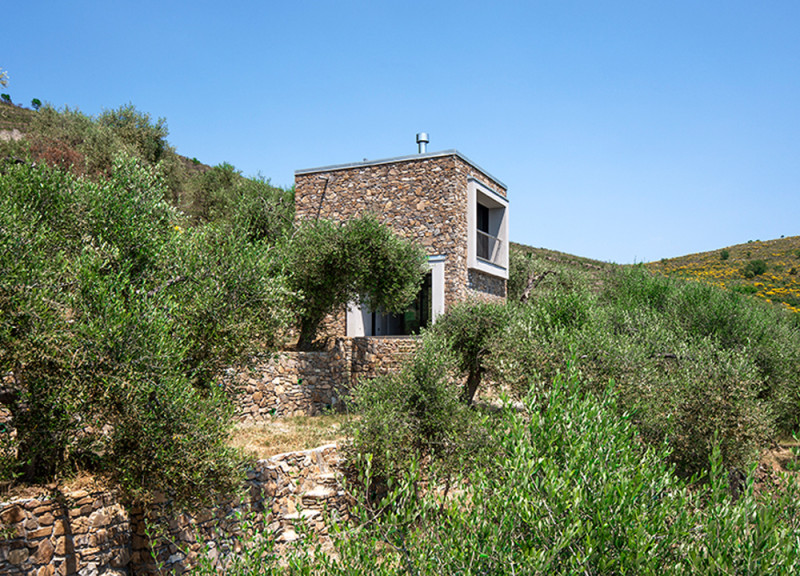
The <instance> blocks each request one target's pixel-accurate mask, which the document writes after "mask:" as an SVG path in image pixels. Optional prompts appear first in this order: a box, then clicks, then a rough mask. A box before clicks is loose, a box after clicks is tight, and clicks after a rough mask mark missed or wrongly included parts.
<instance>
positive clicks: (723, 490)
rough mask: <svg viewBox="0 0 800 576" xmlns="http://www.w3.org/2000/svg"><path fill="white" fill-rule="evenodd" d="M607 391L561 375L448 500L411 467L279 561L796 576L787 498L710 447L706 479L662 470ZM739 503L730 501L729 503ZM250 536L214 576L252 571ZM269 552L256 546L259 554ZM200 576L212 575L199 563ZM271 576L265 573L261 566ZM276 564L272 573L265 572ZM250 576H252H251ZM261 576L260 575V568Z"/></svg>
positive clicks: (793, 524)
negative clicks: (378, 495)
mask: <svg viewBox="0 0 800 576" xmlns="http://www.w3.org/2000/svg"><path fill="white" fill-rule="evenodd" d="M620 412H621V406H620V405H619V401H618V398H617V396H616V394H615V392H614V391H613V390H612V389H610V388H609V389H606V391H605V392H604V393H602V394H601V395H600V396H599V397H597V396H595V395H593V394H586V393H585V387H584V386H583V385H581V384H580V382H579V381H578V380H577V379H576V377H575V375H574V373H572V374H570V375H569V376H559V377H558V378H556V379H555V381H554V382H553V386H552V388H551V389H550V390H549V391H548V392H547V393H544V394H538V395H536V396H535V397H529V398H527V399H526V402H525V410H524V412H523V413H516V412H513V411H506V412H503V413H502V414H501V416H500V418H499V419H498V420H497V421H495V422H493V426H492V435H493V437H494V439H495V442H496V444H495V452H493V453H492V454H491V455H490V454H486V455H484V460H483V465H482V466H480V467H476V468H474V469H473V470H471V471H470V472H469V473H468V474H467V481H465V482H464V483H463V484H461V485H460V486H459V488H460V489H459V491H458V492H457V493H456V494H455V495H454V496H453V497H451V498H442V497H441V495H440V493H439V492H438V491H437V490H435V489H434V490H420V483H419V479H420V474H419V470H418V469H417V468H416V467H414V466H412V467H411V469H410V470H409V471H408V472H407V473H406V474H405V475H404V476H403V477H401V478H400V479H399V480H398V481H397V482H396V483H395V484H394V485H393V488H392V489H391V490H388V491H387V492H386V495H385V498H384V499H383V501H382V503H383V506H382V507H380V508H377V509H375V508H368V507H358V508H356V509H355V511H354V512H355V519H356V521H357V522H356V523H355V524H354V525H347V526H342V525H340V526H339V527H338V528H337V527H334V528H333V529H332V530H331V532H330V533H331V535H332V537H333V539H334V552H332V553H330V552H326V551H324V550H323V548H321V547H316V548H312V546H313V545H312V544H311V542H310V541H309V540H305V541H300V542H299V546H297V547H295V548H294V549H293V550H291V551H290V552H289V554H290V556H289V558H288V564H289V566H290V567H291V569H290V572H291V573H297V574H320V575H324V574H330V575H344V574H378V575H390V574H420V575H439V576H444V575H451V574H452V575H455V574H509V575H511V574H554V575H571V574H583V573H586V574H637V575H643V576H646V575H661V574H676V575H682V574H686V575H688V574H706V573H718V572H722V573H726V574H794V573H797V571H798V570H800V542H799V541H798V539H797V537H796V535H797V530H798V528H799V527H800V507H798V490H797V485H796V483H794V482H787V483H786V484H785V486H784V487H782V489H781V490H779V491H777V492H775V493H768V492H763V491H759V490H756V489H755V483H754V481H753V477H752V476H751V477H749V478H747V479H746V480H745V482H744V483H743V484H742V485H740V486H739V487H738V488H736V487H735V486H734V485H733V484H732V483H731V481H730V475H729V474H728V471H727V470H726V469H725V467H724V465H723V462H722V458H721V457H720V452H719V450H716V449H715V450H712V453H711V458H710V460H709V466H708V468H709V473H708V475H707V476H706V482H705V483H704V484H698V485H694V486H691V487H690V486H689V484H688V483H687V482H686V481H684V480H682V479H679V478H676V477H675V476H674V475H673V473H672V468H671V466H669V465H668V464H667V463H666V458H667V456H668V451H667V450H666V449H665V447H664V446H663V445H659V446H657V447H654V448H647V447H645V446H644V445H643V444H642V442H641V440H640V438H639V436H638V434H637V432H636V427H635V426H634V425H633V422H632V420H631V418H630V417H628V416H620ZM732 493H735V494H738V496H737V497H735V498H732V497H731V494H732ZM259 542H261V539H260V535H259V537H257V538H256V539H255V540H254V541H253V542H252V545H251V544H248V543H244V544H243V545H242V546H241V547H240V548H241V549H242V555H243V558H244V560H242V559H236V560H234V561H233V562H232V564H231V566H232V568H233V569H232V570H231V571H226V572H225V573H226V574H231V575H232V576H233V575H238V574H242V575H243V574H251V573H254V572H255V571H257V570H263V569H264V568H263V567H264V566H265V561H266V563H267V566H269V563H270V560H271V558H270V557H269V556H268V557H267V558H264V557H263V554H264V552H265V550H264V546H263V544H262V545H259ZM269 553H270V551H269V550H267V554H269ZM203 570H204V572H202V573H205V574H211V573H216V571H218V570H219V568H216V567H211V566H206V567H204V568H203ZM267 570H269V568H268V569H267ZM277 570H278V568H277V567H276V573H277ZM258 573H262V572H258ZM264 573H271V572H267V571H264Z"/></svg>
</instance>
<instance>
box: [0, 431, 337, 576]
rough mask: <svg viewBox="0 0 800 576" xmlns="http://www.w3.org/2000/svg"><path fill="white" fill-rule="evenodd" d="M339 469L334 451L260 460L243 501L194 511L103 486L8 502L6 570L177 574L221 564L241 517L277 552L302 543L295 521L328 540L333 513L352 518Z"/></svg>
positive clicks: (2, 535) (2, 551) (43, 574)
mask: <svg viewBox="0 0 800 576" xmlns="http://www.w3.org/2000/svg"><path fill="white" fill-rule="evenodd" d="M339 464H340V457H339V454H338V452H337V450H336V447H335V446H334V445H328V446H322V447H320V448H316V449H314V450H306V451H303V452H291V453H287V454H281V455H278V456H274V457H272V458H270V459H268V460H261V461H259V462H257V463H256V465H255V467H254V468H253V469H252V470H251V471H250V472H249V473H248V478H247V482H246V486H245V491H244V497H243V498H242V499H234V498H231V499H230V500H227V501H223V502H220V503H219V504H218V505H217V506H215V507H213V508H208V509H205V510H199V511H196V512H194V513H193V514H188V513H184V514H178V513H176V512H174V511H173V510H172V508H171V507H170V505H169V503H168V502H166V501H165V500H163V499H162V500H160V501H156V502H155V503H154V504H153V505H151V506H150V507H148V509H147V510H143V509H133V510H129V509H128V508H127V507H125V506H124V505H123V504H122V503H121V502H120V500H119V498H118V496H117V495H116V494H115V493H113V492H108V491H103V490H99V491H87V490H77V491H75V492H71V493H58V494H57V496H56V497H51V498H29V499H19V500H13V501H9V502H2V503H0V522H1V523H2V524H0V531H1V532H0V574H4V575H6V574H7V575H9V576H17V575H19V576H52V575H60V576H67V575H69V574H85V575H87V576H88V575H92V576H93V575H98V576H99V575H107V576H112V575H123V574H126V575H130V576H138V575H144V574H148V575H149V574H157V573H159V574H160V573H169V572H173V573H177V574H180V573H183V572H185V571H187V570H189V569H190V568H191V566H192V565H193V564H195V563H196V560H197V557H198V555H199V554H204V555H205V556H206V557H207V558H211V559H212V560H215V561H220V560H221V561H224V558H225V555H226V554H227V553H228V552H230V551H231V547H230V544H231V539H232V537H234V536H236V535H237V534H240V533H241V531H242V521H241V518H242V517H244V518H246V519H247V520H249V521H252V522H254V525H255V527H256V528H264V527H266V530H267V532H268V533H269V534H270V535H272V537H273V538H274V539H275V542H276V543H277V546H278V549H280V547H281V546H282V545H286V544H288V543H291V542H292V541H294V540H296V539H297V538H298V536H297V531H296V528H297V522H304V523H305V525H306V526H307V527H308V528H310V529H311V530H312V531H314V532H316V533H317V534H318V535H319V536H321V537H323V538H324V537H325V536H326V534H327V525H326V522H325V518H326V517H325V515H326V514H333V515H335V516H337V517H338V518H341V519H347V516H348V509H349V505H350V500H349V498H348V496H347V494H346V493H345V491H344V490H343V489H342V487H341V483H340V481H339V478H340V476H339V473H338V469H339ZM145 518H147V519H148V523H147V524H149V526H150V528H146V522H145ZM201 542H202V544H201Z"/></svg>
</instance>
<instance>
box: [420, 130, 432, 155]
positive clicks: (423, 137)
mask: <svg viewBox="0 0 800 576" xmlns="http://www.w3.org/2000/svg"><path fill="white" fill-rule="evenodd" d="M428 142H430V140H428V133H427V132H420V133H419V134H417V146H419V153H420V154H425V152H427V151H428Z"/></svg>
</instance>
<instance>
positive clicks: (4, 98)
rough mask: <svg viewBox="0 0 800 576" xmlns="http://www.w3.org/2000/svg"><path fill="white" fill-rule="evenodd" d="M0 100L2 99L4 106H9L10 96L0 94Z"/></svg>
mask: <svg viewBox="0 0 800 576" xmlns="http://www.w3.org/2000/svg"><path fill="white" fill-rule="evenodd" d="M0 98H2V99H3V102H5V103H6V104H11V94H0Z"/></svg>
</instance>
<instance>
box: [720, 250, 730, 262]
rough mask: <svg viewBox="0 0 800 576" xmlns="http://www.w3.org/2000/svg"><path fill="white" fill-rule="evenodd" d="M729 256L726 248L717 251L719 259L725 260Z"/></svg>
mask: <svg viewBox="0 0 800 576" xmlns="http://www.w3.org/2000/svg"><path fill="white" fill-rule="evenodd" d="M730 257H731V253H730V252H728V251H727V250H723V251H722V252H720V253H719V259H720V260H723V261H724V260H727V259H728V258H730Z"/></svg>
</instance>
